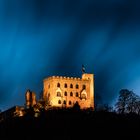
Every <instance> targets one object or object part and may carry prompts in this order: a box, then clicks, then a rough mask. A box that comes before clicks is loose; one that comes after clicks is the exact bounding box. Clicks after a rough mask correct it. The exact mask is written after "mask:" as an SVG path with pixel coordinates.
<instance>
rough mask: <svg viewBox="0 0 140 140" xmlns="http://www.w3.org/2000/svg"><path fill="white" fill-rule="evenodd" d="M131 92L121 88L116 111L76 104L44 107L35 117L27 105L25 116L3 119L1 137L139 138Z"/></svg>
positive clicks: (64, 139) (138, 121)
mask: <svg viewBox="0 0 140 140" xmlns="http://www.w3.org/2000/svg"><path fill="white" fill-rule="evenodd" d="M131 93H132V92H130V91H128V90H121V91H120V95H119V98H118V102H117V103H116V105H115V107H116V109H115V111H114V110H112V108H110V107H108V106H105V107H104V108H103V109H102V110H95V111H92V110H90V109H88V110H80V109H79V107H78V105H77V106H75V107H74V108H71V109H57V108H56V109H53V110H47V111H45V110H44V109H42V110H41V114H40V116H39V117H37V118H36V117H34V111H33V110H32V109H28V110H27V113H26V115H25V116H24V117H12V118H9V119H7V120H4V121H2V122H1V123H0V137H1V138H4V139H24V140H29V139H31V140H32V139H44V140H45V139H46V140H59V139H60V140H80V139H85V140H88V139H97V140H98V139H118V140H119V139H126V138H131V139H133V140H134V139H138V137H139V131H140V115H139V111H138V110H137V111H136V110H134V102H133V103H132V102H130V101H132V100H130V99H131V98H132V96H128V95H130V94H131ZM123 94H124V95H125V96H124V95H123ZM132 95H134V94H132ZM128 97H129V98H128ZM130 97H131V98H130ZM133 97H137V98H138V96H133ZM133 101H137V100H133ZM130 103H131V105H132V106H131V107H130ZM136 108H137V106H136ZM136 108H135V109H136Z"/></svg>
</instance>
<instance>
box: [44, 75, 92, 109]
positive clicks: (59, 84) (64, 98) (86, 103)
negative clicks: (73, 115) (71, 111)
mask: <svg viewBox="0 0 140 140" xmlns="http://www.w3.org/2000/svg"><path fill="white" fill-rule="evenodd" d="M43 100H44V101H45V102H48V104H49V105H50V106H52V107H66V108H68V107H73V106H74V104H75V103H78V104H79V105H80V107H81V109H85V108H94V75H93V74H83V75H82V78H73V77H62V76H53V77H49V78H47V79H45V80H44V92H43Z"/></svg>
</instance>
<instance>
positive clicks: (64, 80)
mask: <svg viewBox="0 0 140 140" xmlns="http://www.w3.org/2000/svg"><path fill="white" fill-rule="evenodd" d="M43 83H44V90H43V95H42V98H41V99H39V100H38V101H37V100H36V94H35V93H34V92H32V91H30V90H27V92H26V94H25V99H26V103H25V107H20V106H14V107H12V108H10V109H8V110H7V111H4V112H3V113H1V115H0V118H2V119H4V118H8V117H11V116H13V117H16V116H19V117H20V116H24V114H26V109H30V108H33V109H34V111H35V117H37V116H38V115H39V112H40V108H44V109H45V110H47V109H53V108H72V107H74V105H76V104H78V105H79V106H80V108H81V109H88V108H90V109H92V110H93V109H94V75H93V74H87V73H83V74H82V78H76V77H75V78H74V77H62V76H52V77H49V78H46V79H44V81H43ZM2 119H0V121H1V120H2Z"/></svg>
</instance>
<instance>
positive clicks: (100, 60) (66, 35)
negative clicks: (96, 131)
mask: <svg viewBox="0 0 140 140" xmlns="http://www.w3.org/2000/svg"><path fill="white" fill-rule="evenodd" d="M139 7H140V2H139V1H138V0H96V1H95V0H0V109H2V110H5V109H7V108H9V107H12V106H14V105H24V103H25V92H26V90H27V89H31V90H32V91H35V92H36V94H37V96H39V93H40V91H41V90H42V87H43V79H44V78H45V77H48V76H52V75H62V76H64V75H65V76H76V77H81V65H82V64H84V65H85V67H86V72H89V73H94V74H95V94H96V95H99V96H101V98H102V101H103V102H105V103H109V104H110V103H112V102H114V101H115V99H116V97H117V96H118V93H119V90H120V89H122V88H128V89H130V90H133V91H134V92H135V93H136V94H139V95H140V8H139Z"/></svg>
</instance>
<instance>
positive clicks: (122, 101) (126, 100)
mask: <svg viewBox="0 0 140 140" xmlns="http://www.w3.org/2000/svg"><path fill="white" fill-rule="evenodd" d="M133 94H134V93H133V92H132V91H129V90H127V89H122V90H121V91H120V93H119V98H118V101H117V103H116V105H115V106H116V109H117V112H118V113H122V114H123V113H126V112H127V111H128V110H129V111H130V110H131V109H130V102H131V100H132V97H133Z"/></svg>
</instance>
